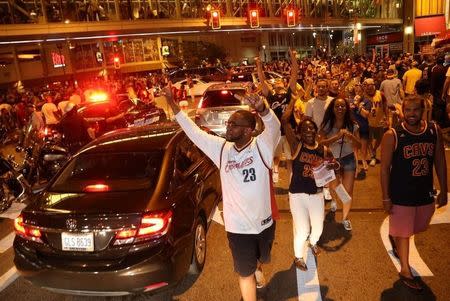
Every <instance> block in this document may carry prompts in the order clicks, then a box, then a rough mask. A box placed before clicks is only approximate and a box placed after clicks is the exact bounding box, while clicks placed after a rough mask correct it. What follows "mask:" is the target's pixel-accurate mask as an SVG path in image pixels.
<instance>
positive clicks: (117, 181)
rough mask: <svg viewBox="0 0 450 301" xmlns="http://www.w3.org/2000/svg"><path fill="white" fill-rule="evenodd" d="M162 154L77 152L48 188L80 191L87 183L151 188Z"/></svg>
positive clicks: (112, 188) (112, 187) (125, 188)
mask: <svg viewBox="0 0 450 301" xmlns="http://www.w3.org/2000/svg"><path fill="white" fill-rule="evenodd" d="M162 157H163V152H162V151H154V152H126V153H88V154H80V155H79V156H77V157H75V158H74V159H73V160H72V161H71V162H70V163H69V164H68V165H67V166H66V167H65V168H64V170H63V171H62V172H61V173H60V174H59V176H58V178H57V179H56V180H55V181H54V182H53V185H52V186H51V187H50V189H49V190H50V191H55V192H83V191H85V189H86V187H87V186H88V185H95V184H105V185H107V186H108V188H109V190H108V191H130V190H140V189H149V190H151V191H153V188H154V186H155V184H156V181H157V179H158V176H159V173H160V169H161V162H162Z"/></svg>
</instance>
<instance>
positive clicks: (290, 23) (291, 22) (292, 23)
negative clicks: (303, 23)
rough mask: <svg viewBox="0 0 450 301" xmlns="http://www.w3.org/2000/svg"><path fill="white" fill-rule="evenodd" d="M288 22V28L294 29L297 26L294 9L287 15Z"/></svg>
mask: <svg viewBox="0 0 450 301" xmlns="http://www.w3.org/2000/svg"><path fill="white" fill-rule="evenodd" d="M286 21H287V26H288V27H293V26H295V25H296V22H295V10H294V9H289V10H288V11H287V13H286Z"/></svg>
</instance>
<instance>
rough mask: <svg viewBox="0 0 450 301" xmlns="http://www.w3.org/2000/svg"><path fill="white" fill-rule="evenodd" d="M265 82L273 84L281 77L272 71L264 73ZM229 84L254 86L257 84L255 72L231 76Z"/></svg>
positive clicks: (281, 77)
mask: <svg viewBox="0 0 450 301" xmlns="http://www.w3.org/2000/svg"><path fill="white" fill-rule="evenodd" d="M264 76H265V77H266V81H267V82H268V83H270V84H274V83H276V82H277V81H281V80H282V79H283V76H282V75H281V74H278V73H276V72H273V71H264ZM231 82H252V83H254V84H257V83H259V79H258V73H257V72H248V71H247V72H239V73H235V74H232V75H231Z"/></svg>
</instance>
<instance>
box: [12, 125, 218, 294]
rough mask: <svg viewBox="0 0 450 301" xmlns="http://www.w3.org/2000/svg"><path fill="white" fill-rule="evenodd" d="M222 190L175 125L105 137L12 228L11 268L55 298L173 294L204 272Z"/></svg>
mask: <svg viewBox="0 0 450 301" xmlns="http://www.w3.org/2000/svg"><path fill="white" fill-rule="evenodd" d="M220 191H221V190H220V181H219V173H218V169H217V168H216V166H215V165H214V164H213V163H212V162H211V161H210V160H209V159H208V158H207V157H206V156H205V155H204V154H203V153H202V152H201V151H200V150H199V149H198V148H197V147H196V146H195V145H194V144H193V143H192V142H191V141H190V140H189V139H188V138H187V137H186V135H185V134H184V132H182V131H181V130H180V129H179V127H178V126H176V125H174V124H169V123H166V124H165V123H163V124H160V125H158V126H155V125H151V126H145V127H139V128H128V129H122V130H117V131H114V132H110V133H108V134H105V135H104V136H102V137H100V138H99V139H97V140H95V141H93V142H91V143H90V144H88V145H86V146H85V147H84V148H83V149H82V150H81V151H80V152H79V153H78V154H77V155H76V156H74V157H73V158H71V160H70V161H69V162H68V163H67V164H66V165H65V167H64V168H63V169H62V170H61V171H60V172H59V173H58V174H57V175H56V176H55V177H54V178H53V179H52V181H51V182H50V183H49V185H48V186H47V188H46V189H45V190H44V191H43V192H41V193H40V195H38V196H37V197H36V199H35V200H34V201H33V202H32V203H31V204H30V205H28V206H27V207H26V208H25V209H24V210H23V211H22V213H21V215H20V216H19V217H18V218H17V219H16V220H15V223H14V225H15V231H16V237H15V240H14V251H15V257H14V263H15V265H16V268H17V270H18V271H19V273H20V275H21V276H23V277H24V278H26V279H27V280H29V281H31V282H32V283H33V284H34V285H36V286H39V287H42V288H46V289H49V290H52V291H56V292H60V293H67V294H79V295H103V296H120V295H126V294H133V293H142V292H149V291H160V290H165V289H166V290H165V291H166V292H170V291H172V290H171V289H169V288H173V286H174V285H175V284H177V283H178V282H179V281H180V280H181V279H183V278H184V276H185V275H186V274H187V273H188V272H189V271H191V272H194V273H199V272H200V271H201V270H202V268H203V266H204V264H205V255H206V231H207V229H208V225H209V223H210V221H211V218H212V215H213V213H214V210H215V208H216V206H217V203H218V202H219V201H220V200H221V193H220Z"/></svg>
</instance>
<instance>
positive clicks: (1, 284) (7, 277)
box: [0, 267, 19, 292]
mask: <svg viewBox="0 0 450 301" xmlns="http://www.w3.org/2000/svg"><path fill="white" fill-rule="evenodd" d="M18 277H19V273H17V270H16V267H12V268H10V269H9V270H8V272H6V273H5V274H3V275H2V276H1V277H0V292H1V291H3V290H4V289H5V288H7V287H8V285H10V284H11V283H13V282H14V281H15V280H16V279H17V278H18Z"/></svg>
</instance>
